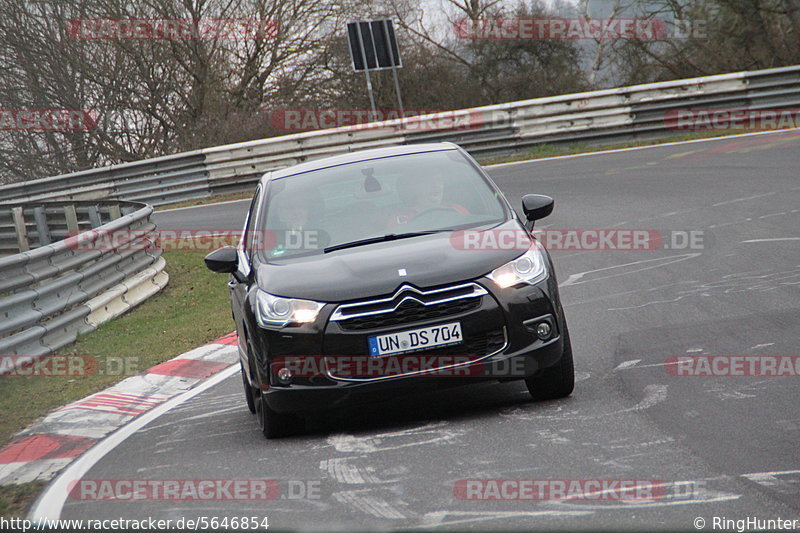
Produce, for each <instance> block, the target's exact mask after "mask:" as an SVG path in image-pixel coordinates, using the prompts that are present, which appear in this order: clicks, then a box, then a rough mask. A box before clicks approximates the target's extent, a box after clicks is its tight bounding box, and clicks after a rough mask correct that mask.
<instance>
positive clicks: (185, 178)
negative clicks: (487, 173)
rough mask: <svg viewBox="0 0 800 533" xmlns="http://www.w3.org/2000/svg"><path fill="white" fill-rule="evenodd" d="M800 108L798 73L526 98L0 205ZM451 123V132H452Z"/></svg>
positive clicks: (32, 193) (65, 179)
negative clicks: (718, 113)
mask: <svg viewBox="0 0 800 533" xmlns="http://www.w3.org/2000/svg"><path fill="white" fill-rule="evenodd" d="M796 106H800V65H798V66H791V67H783V68H775V69H768V70H757V71H748V72H735V73H731V74H721V75H717V76H706V77H701V78H692V79H685V80H674V81H668V82H660V83H652V84H647V85H635V86H631V87H621V88H617V89H608V90H603V91H594V92H586V93H578V94H569V95H562V96H554V97H548V98H536V99H533V100H525V101H521V102H510V103H506V104H500V105H493V106H486V107H479V108H473V109H462V110H459V111H452V112H444V113H438V114H435V115H426V116H419V117H410V118H405V119H399V120H391V121H385V122H375V123H370V124H362V125H358V126H349V127H342V128H334V129H328V130H318V131H311V132H305V133H298V134H293V135H286V136H282V137H273V138H268V139H263V140H258V141H250V142H246V143H239V144H232V145H226V146H217V147H214V148H208V149H204V150H196V151H193V152H185V153H181V154H175V155H171V156H165V157H159V158H155V159H148V160H144V161H137V162H133V163H125V164H122V165H114V166H109V167H105V168H99V169H92V170H88V171H84V172H75V173H72V174H65V175H62V176H53V177H49V178H43V179H37V180H31V181H26V182H21V183H15V184H11V185H6V186H3V187H0V201H9V200H17V201H38V200H48V199H49V200H54V199H58V200H71V199H102V198H119V199H126V200H135V201H142V202H147V203H149V204H151V205H162V204H166V203H171V202H177V201H183V200H190V199H195V198H203V197H208V196H214V195H218V194H223V193H229V192H238V191H242V190H247V189H250V188H252V187H253V185H254V183H255V182H256V181H257V180H258V178H259V177H260V176H261V175H262V174H263V173H264V172H265V171H267V170H271V169H276V168H281V167H285V166H287V165H291V164H295V163H299V162H303V161H307V160H311V159H316V158H320V157H325V156H329V155H334V154H340V153H345V152H349V151H354V150H359V149H365V148H377V147H381V146H390V145H398V144H411V143H420V142H432V141H445V140H446V141H452V142H455V143H457V144H460V145H461V146H463V147H464V148H465V149H466V150H468V151H469V152H470V153H472V154H473V155H476V156H479V157H486V156H495V155H502V154H507V153H512V152H515V151H519V150H523V149H528V148H530V147H532V146H534V145H537V144H545V143H546V144H564V143H575V142H583V143H587V144H602V143H608V142H619V141H627V140H633V139H652V138H657V137H663V136H665V135H670V134H674V133H675V132H674V131H672V130H670V129H669V126H668V124H667V121H666V120H665V118H666V113H668V112H669V111H671V110H676V109H687V108H703V109H742V110H757V109H765V108H776V109H778V108H783V109H786V108H792V107H796ZM454 123H455V126H454Z"/></svg>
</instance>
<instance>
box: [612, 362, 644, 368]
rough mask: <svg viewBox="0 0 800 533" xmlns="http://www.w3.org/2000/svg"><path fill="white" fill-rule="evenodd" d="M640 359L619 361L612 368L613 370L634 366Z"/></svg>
mask: <svg viewBox="0 0 800 533" xmlns="http://www.w3.org/2000/svg"><path fill="white" fill-rule="evenodd" d="M641 362H642V360H641V359H632V360H630V361H625V362H624V363H620V364H618V365H617V366H616V368H614V370H624V369H626V368H630V367H632V366H636V364H637V363H641Z"/></svg>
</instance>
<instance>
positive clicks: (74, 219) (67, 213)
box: [64, 205, 78, 235]
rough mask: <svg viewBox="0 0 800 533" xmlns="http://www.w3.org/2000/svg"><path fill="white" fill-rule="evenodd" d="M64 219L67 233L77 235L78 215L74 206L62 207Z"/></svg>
mask: <svg viewBox="0 0 800 533" xmlns="http://www.w3.org/2000/svg"><path fill="white" fill-rule="evenodd" d="M64 218H65V219H66V220H67V233H69V234H71V235H77V234H78V213H76V212H75V206H74V205H65V206H64Z"/></svg>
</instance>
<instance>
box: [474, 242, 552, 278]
mask: <svg viewBox="0 0 800 533" xmlns="http://www.w3.org/2000/svg"><path fill="white" fill-rule="evenodd" d="M545 276H547V267H546V266H545V262H544V257H543V256H542V252H541V251H540V250H539V243H538V242H536V241H533V244H532V245H531V247H530V249H529V250H528V251H527V252H525V253H524V254H522V255H521V256H519V257H517V258H516V259H514V260H513V261H510V262H508V263H506V264H505V265H503V266H501V267H498V268H495V269H494V270H492V271H491V272H490V273H489V274H487V275H486V277H487V278H489V279H491V280H492V281H494V282H495V283H497V285H498V286H499V287H500V288H502V289H505V288H506V287H511V286H514V285H518V284H520V283H526V284H528V285H532V284H534V283H536V282H538V281H541V280H543V279H544V278H545Z"/></svg>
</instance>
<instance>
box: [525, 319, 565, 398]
mask: <svg viewBox="0 0 800 533" xmlns="http://www.w3.org/2000/svg"><path fill="white" fill-rule="evenodd" d="M525 385H527V387H528V392H530V393H531V396H533V399H534V400H555V399H557V398H564V397H566V396H569V395H570V394H572V391H573V390H574V389H575V366H574V363H573V361H572V343H571V342H570V340H569V329H567V325H566V323H565V324H564V352H563V353H562V354H561V360H559V362H558V364H556V365H554V366H552V367H550V368H547V369H545V370H543V371H542V372H540V373H538V374H534V375H532V376H530V377H527V378H525Z"/></svg>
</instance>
